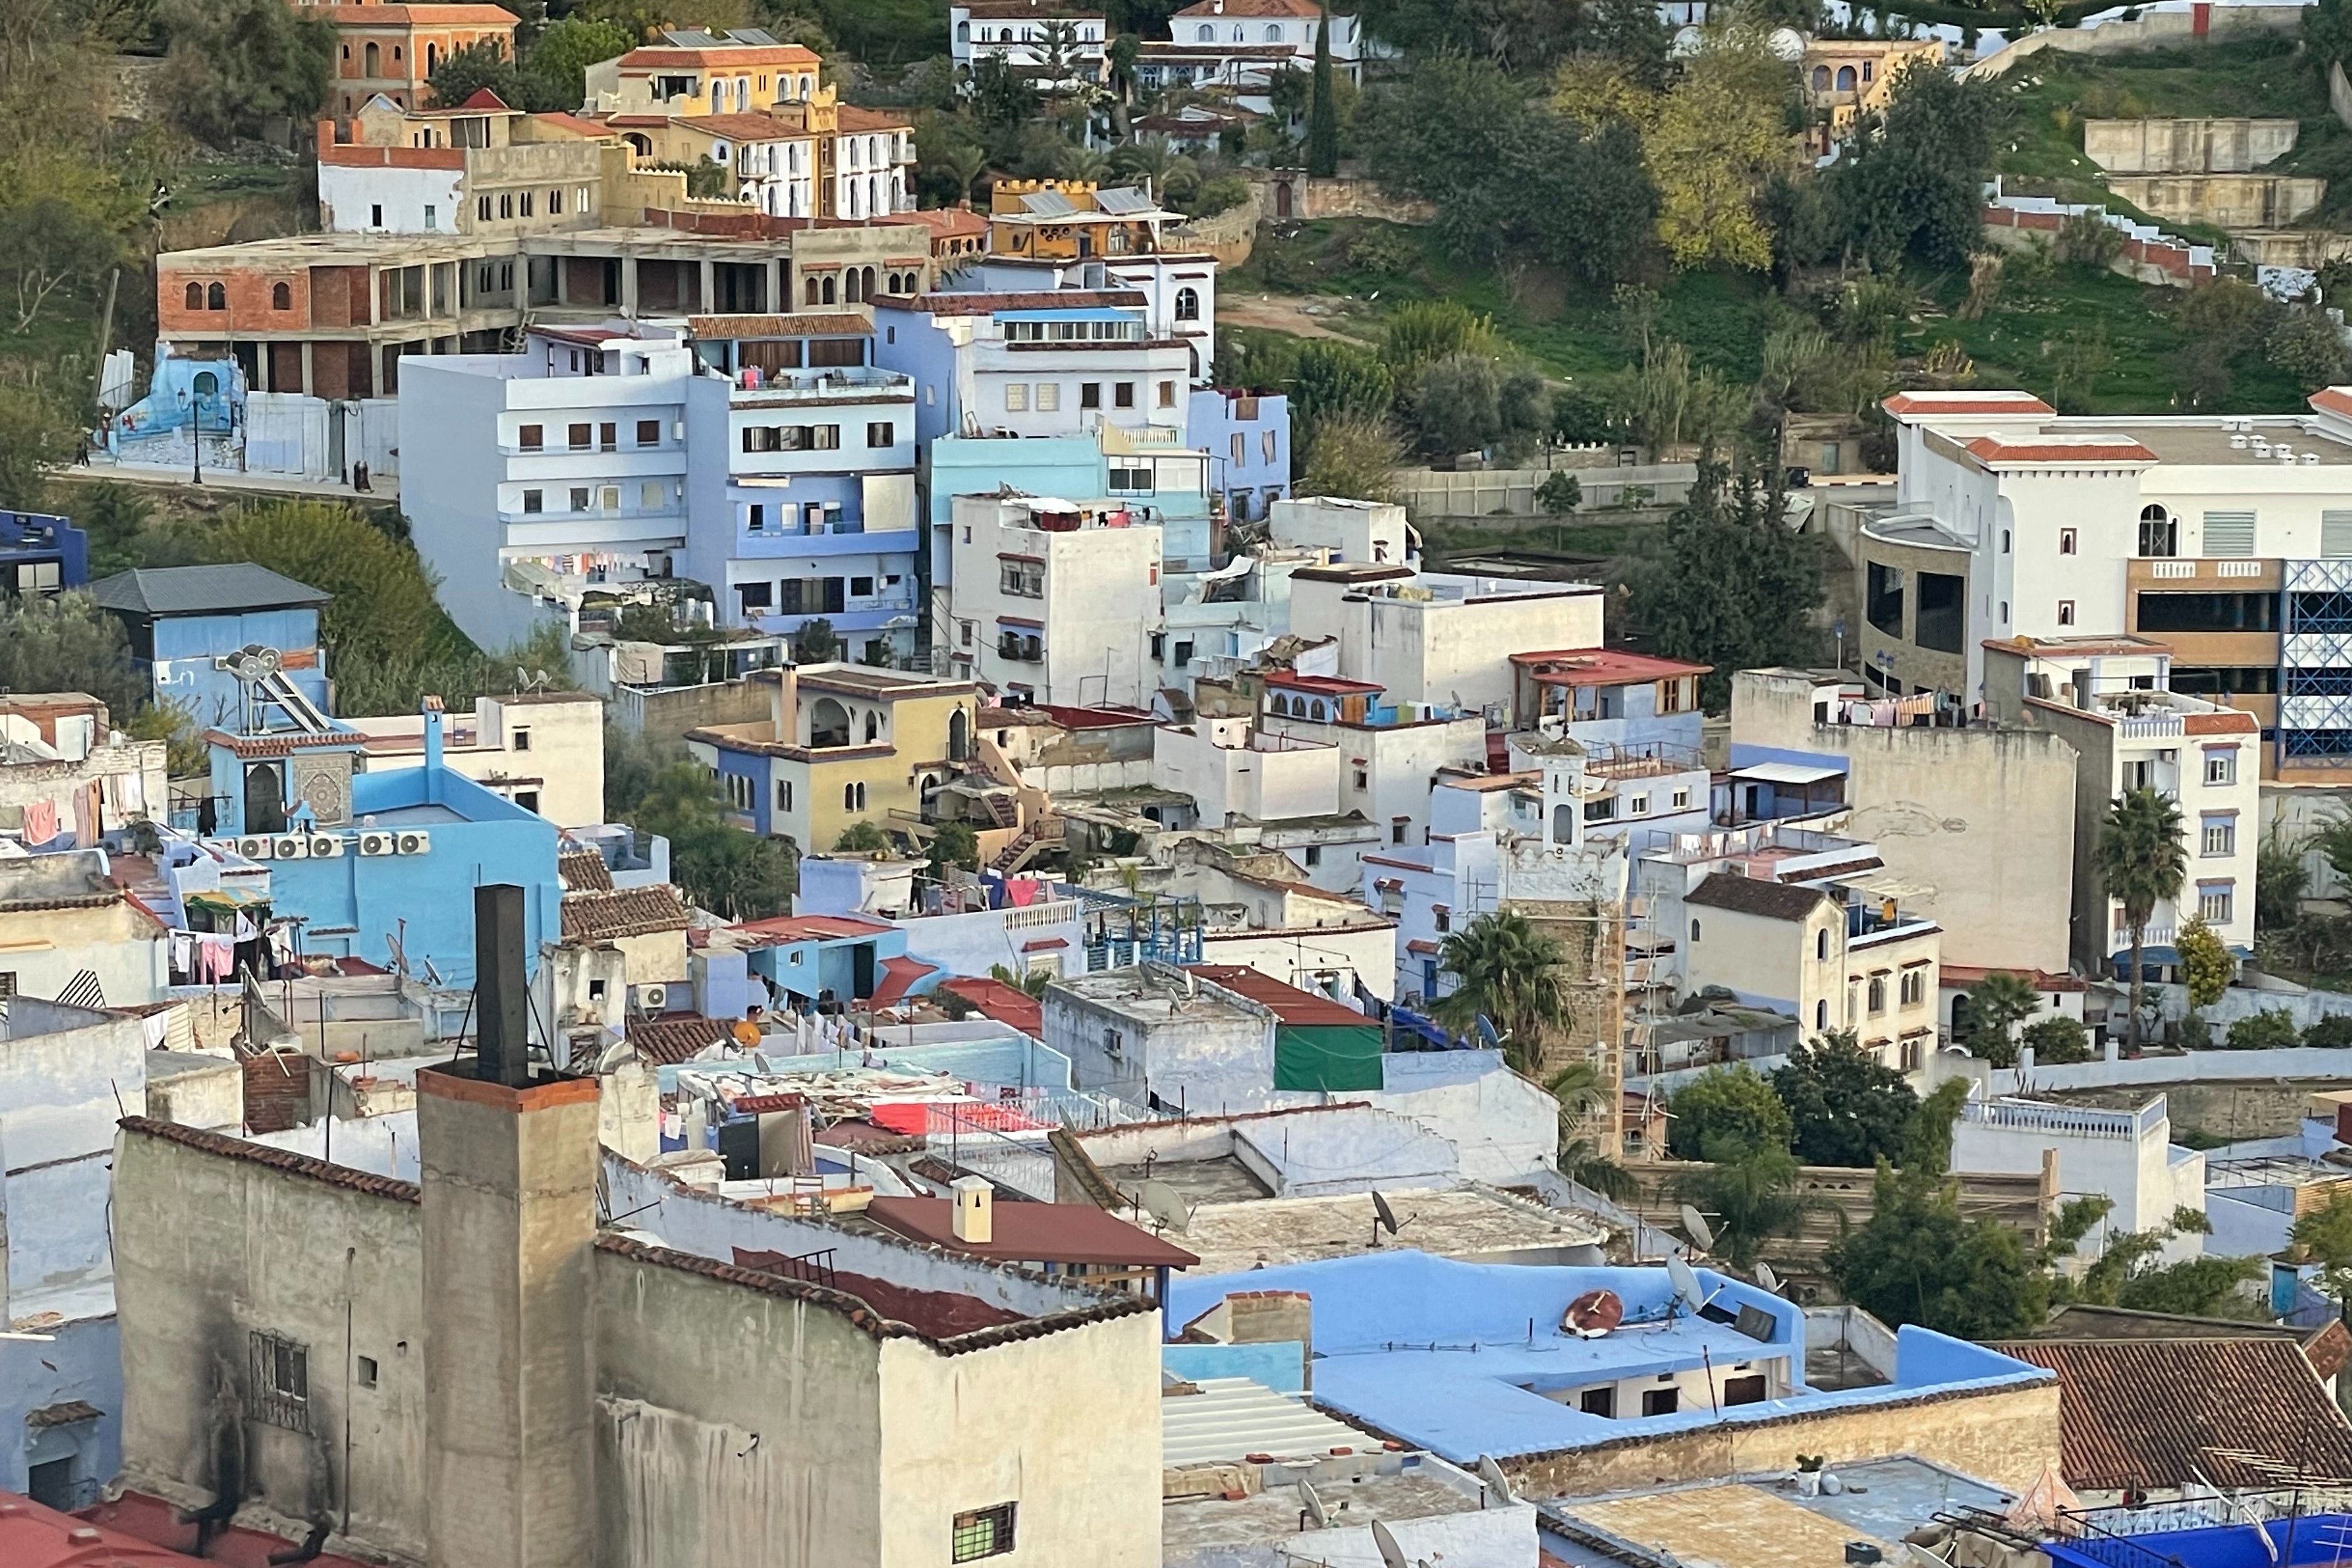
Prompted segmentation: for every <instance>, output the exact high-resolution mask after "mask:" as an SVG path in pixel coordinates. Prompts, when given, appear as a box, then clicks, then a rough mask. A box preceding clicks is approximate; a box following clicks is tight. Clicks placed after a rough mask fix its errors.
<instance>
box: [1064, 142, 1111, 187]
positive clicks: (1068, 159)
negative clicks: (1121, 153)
mask: <svg viewBox="0 0 2352 1568" xmlns="http://www.w3.org/2000/svg"><path fill="white" fill-rule="evenodd" d="M1056 163H1057V165H1058V167H1059V171H1060V174H1061V176H1062V178H1064V179H1066V180H1083V181H1085V182H1086V183H1087V184H1090V185H1099V184H1102V183H1103V181H1104V180H1105V179H1107V178H1108V176H1109V174H1110V172H1111V170H1110V160H1109V159H1108V158H1107V157H1105V156H1103V154H1102V153H1097V151H1095V150H1094V149H1093V148H1092V147H1081V146H1079V145H1077V144H1076V142H1072V143H1071V144H1070V145H1069V146H1067V147H1065V148H1063V149H1062V152H1061V154H1060V156H1059V157H1058V158H1057V159H1056Z"/></svg>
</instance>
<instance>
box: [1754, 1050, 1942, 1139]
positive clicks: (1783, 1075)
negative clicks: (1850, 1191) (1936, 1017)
mask: <svg viewBox="0 0 2352 1568" xmlns="http://www.w3.org/2000/svg"><path fill="white" fill-rule="evenodd" d="M1771 1084H1772V1091H1773V1092H1774V1093H1775V1094H1778V1095H1779V1096H1780V1099H1781V1100H1782V1101H1783V1102H1784V1103H1785V1104H1786V1105H1787V1106H1788V1108H1789V1121H1790V1126H1791V1128H1792V1129H1793V1130H1794V1132H1793V1146H1794V1148H1795V1151H1796V1153H1797V1157H1798V1158H1799V1159H1801V1160H1802V1161H1804V1163H1807V1164H1809V1165H1844V1166H1849V1167H1852V1166H1866V1165H1871V1164H1874V1163H1877V1162H1878V1161H1880V1160H1882V1159H1885V1160H1893V1159H1895V1158H1897V1157H1898V1156H1900V1155H1901V1154H1902V1153H1903V1152H1904V1149H1905V1147H1906V1137H1907V1135H1908V1133H1909V1131H1910V1128H1911V1119H1912V1118H1913V1117H1914V1116H1915V1115H1916V1114H1917V1112H1918V1109H1919V1097H1918V1096H1917V1095H1916V1094H1914V1093H1913V1092H1912V1091H1911V1086H1910V1085H1909V1084H1908V1083H1906V1082H1905V1081H1904V1079H1903V1075H1902V1074H1901V1073H1899V1072H1896V1071H1895V1069H1894V1068H1890V1067H1888V1066H1886V1065H1885V1063H1883V1062H1881V1061H1880V1060H1879V1059H1878V1057H1877V1054H1876V1053H1875V1052H1873V1051H1868V1050H1865V1049H1864V1048H1863V1045H1862V1042H1861V1041H1860V1040H1859V1039H1857V1038H1856V1037H1855V1036H1854V1034H1853V1031H1852V1030H1851V1029H1832V1030H1831V1031H1830V1032H1829V1033H1828V1034H1825V1035H1817V1036H1815V1037H1813V1039H1812V1040H1811V1043H1809V1044H1808V1043H1800V1044H1799V1045H1798V1046H1797V1047H1795V1048H1794V1049H1793V1050H1791V1051H1790V1053H1789V1065H1788V1066H1787V1067H1784V1068H1780V1070H1779V1071H1777V1072H1775V1073H1773V1074H1772V1075H1771Z"/></svg>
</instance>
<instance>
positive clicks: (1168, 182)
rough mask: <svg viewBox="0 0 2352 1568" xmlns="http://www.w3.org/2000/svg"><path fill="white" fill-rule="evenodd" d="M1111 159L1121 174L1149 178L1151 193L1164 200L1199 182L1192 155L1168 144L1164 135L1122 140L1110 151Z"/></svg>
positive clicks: (1180, 193)
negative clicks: (1114, 149) (1189, 156)
mask: <svg viewBox="0 0 2352 1568" xmlns="http://www.w3.org/2000/svg"><path fill="white" fill-rule="evenodd" d="M1110 161H1111V164H1112V166H1113V167H1115V168H1116V169H1118V172H1119V173H1121V174H1132V175H1137V176H1139V177H1141V178H1144V179H1148V180H1150V182H1151V194H1152V195H1153V196H1154V197H1155V198H1156V199H1158V200H1160V201H1163V202H1164V201H1171V200H1173V199H1174V198H1176V197H1177V196H1179V195H1182V194H1184V193H1185V192H1186V191H1189V190H1191V189H1192V187H1193V186H1195V185H1197V184H1200V183H1201V171H1200V169H1199V168H1198V167H1197V166H1196V165H1195V164H1194V163H1193V162H1192V159H1190V158H1188V157H1186V156H1185V155H1184V154H1183V153H1179V152H1177V151H1176V150H1175V149H1174V148H1173V147H1171V146H1170V145H1169V144H1168V139H1167V138H1166V137H1164V136H1147V137H1144V138H1142V139H1141V140H1139V141H1135V142H1124V143H1122V144H1121V145H1120V146H1119V148H1118V151H1117V152H1115V153H1112V154H1111V155H1110Z"/></svg>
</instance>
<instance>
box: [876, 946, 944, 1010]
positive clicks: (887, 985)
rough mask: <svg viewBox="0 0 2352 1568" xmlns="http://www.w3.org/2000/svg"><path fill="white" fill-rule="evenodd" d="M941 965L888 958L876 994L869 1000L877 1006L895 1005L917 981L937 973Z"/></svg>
mask: <svg viewBox="0 0 2352 1568" xmlns="http://www.w3.org/2000/svg"><path fill="white" fill-rule="evenodd" d="M938 968H939V966H938V965H937V964H933V963H922V962H921V961H920V960H919V959H912V958H886V959H884V960H883V961H882V977H881V979H879V980H878V981H877V982H876V983H875V985H874V994H873V995H872V996H871V997H869V998H867V1000H868V1001H869V1002H870V1003H871V1004H872V1005H874V1006H877V1007H895V1006H897V1005H898V1002H899V999H900V998H902V997H904V996H905V995H906V994H907V993H908V990H909V989H910V988H912V987H913V985H914V984H915V982H917V981H918V980H920V979H922V978H923V976H925V975H927V974H931V973H937V971H938Z"/></svg>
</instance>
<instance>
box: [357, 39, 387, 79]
mask: <svg viewBox="0 0 2352 1568" xmlns="http://www.w3.org/2000/svg"><path fill="white" fill-rule="evenodd" d="M382 63H383V57H382V56H381V55H379V54H378V53H377V51H376V47H375V46H374V45H373V44H370V45H369V46H368V47H366V48H364V49H362V50H361V51H360V75H362V76H363V77H368V78H371V79H373V78H374V77H375V76H377V75H379V74H381V73H380V72H379V71H378V70H377V67H378V66H379V65H380V64H382Z"/></svg>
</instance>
